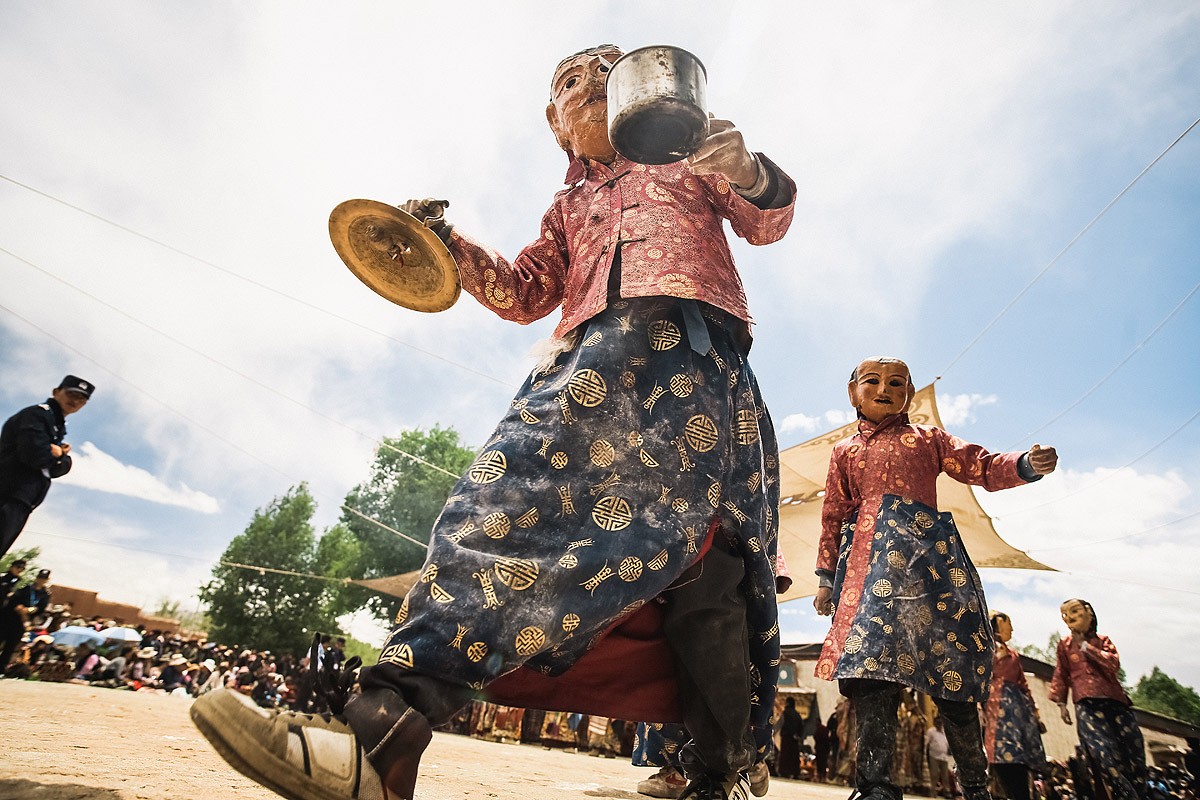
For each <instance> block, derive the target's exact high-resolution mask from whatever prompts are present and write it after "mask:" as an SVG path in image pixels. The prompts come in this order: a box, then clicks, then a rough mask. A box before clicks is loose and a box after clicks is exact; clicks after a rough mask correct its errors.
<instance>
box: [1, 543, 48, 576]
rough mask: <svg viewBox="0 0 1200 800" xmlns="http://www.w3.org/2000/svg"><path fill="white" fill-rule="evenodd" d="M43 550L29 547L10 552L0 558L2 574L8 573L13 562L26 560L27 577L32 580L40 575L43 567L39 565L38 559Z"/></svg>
mask: <svg viewBox="0 0 1200 800" xmlns="http://www.w3.org/2000/svg"><path fill="white" fill-rule="evenodd" d="M41 552H42V551H41V548H38V547H27V548H24V549H22V550H9V551H8V552H7V553H5V554H4V557H3V558H0V573H5V572H8V568H9V567H10V566H12V562H14V561H16V560H17V559H18V558H23V559H25V562H26V563H25V577H26V578H30V577H31V576H33V575H37V574H38V570H39V569H41V567H40V566H39V565H38V564H37V557H38V555H40V554H41Z"/></svg>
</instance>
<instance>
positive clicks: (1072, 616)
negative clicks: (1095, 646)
mask: <svg viewBox="0 0 1200 800" xmlns="http://www.w3.org/2000/svg"><path fill="white" fill-rule="evenodd" d="M1058 611H1059V613H1060V614H1062V618H1063V622H1065V623H1067V628H1069V629H1070V631H1071V633H1074V634H1078V635H1079V636H1085V635H1087V632H1088V630H1089V629H1090V628H1091V627H1092V612H1091V611H1089V610H1088V607H1087V606H1085V605H1084V604H1083V601H1082V600H1068V601H1067V602H1065V603H1063V604H1062V605H1061V606H1059V609H1058Z"/></svg>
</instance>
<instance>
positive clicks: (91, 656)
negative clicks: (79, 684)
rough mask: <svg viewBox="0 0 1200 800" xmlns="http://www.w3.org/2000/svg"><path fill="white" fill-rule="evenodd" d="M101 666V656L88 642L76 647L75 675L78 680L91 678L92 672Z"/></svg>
mask: <svg viewBox="0 0 1200 800" xmlns="http://www.w3.org/2000/svg"><path fill="white" fill-rule="evenodd" d="M99 666H100V656H99V655H97V654H96V652H95V651H94V650H93V649H92V646H91V645H90V644H88V643H87V642H84V643H83V644H81V645H79V647H77V648H75V675H74V677H75V678H76V679H77V680H85V681H86V680H90V679H91V676H92V673H93V672H95V671H96V669H97V667H99Z"/></svg>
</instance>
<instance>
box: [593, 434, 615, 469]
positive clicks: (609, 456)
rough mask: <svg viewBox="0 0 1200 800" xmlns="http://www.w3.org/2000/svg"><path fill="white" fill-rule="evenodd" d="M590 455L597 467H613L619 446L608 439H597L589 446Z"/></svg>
mask: <svg viewBox="0 0 1200 800" xmlns="http://www.w3.org/2000/svg"><path fill="white" fill-rule="evenodd" d="M588 457H589V458H591V459H592V463H593V464H595V465H596V466H597V467H611V466H612V463H613V459H615V458H616V457H617V448H615V447H613V446H612V443H611V442H609V441H608V440H607V439H597V440H596V441H594V442H592V446H591V447H590V448H588Z"/></svg>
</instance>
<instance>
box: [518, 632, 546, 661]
mask: <svg viewBox="0 0 1200 800" xmlns="http://www.w3.org/2000/svg"><path fill="white" fill-rule="evenodd" d="M513 644H514V645H515V646H516V648H517V655H521V656H531V655H533V654H534V653H536V652H537V651H538V650H541V649H542V646H543V645H545V644H546V633H545V631H543V630H542V629H541V628H539V627H537V626H536V625H530V626H529V627H528V628H522V629H521V630H520V631H518V633H517V637H516V639H514V640H513Z"/></svg>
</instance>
